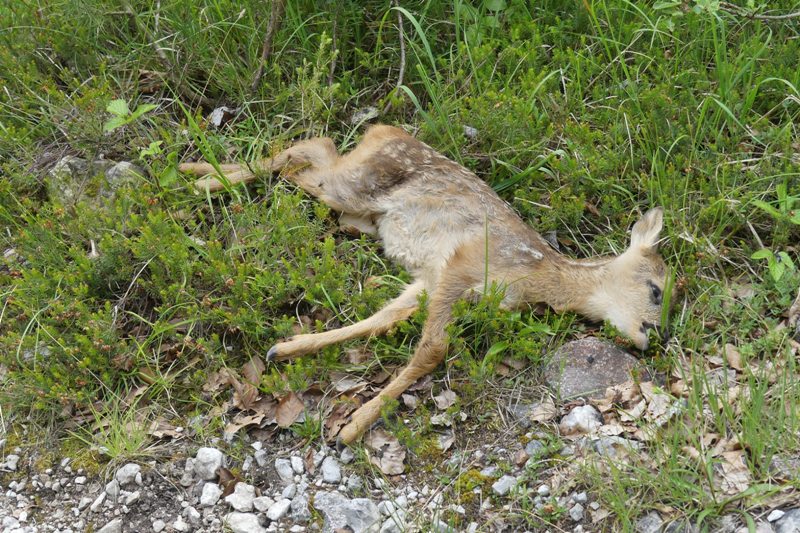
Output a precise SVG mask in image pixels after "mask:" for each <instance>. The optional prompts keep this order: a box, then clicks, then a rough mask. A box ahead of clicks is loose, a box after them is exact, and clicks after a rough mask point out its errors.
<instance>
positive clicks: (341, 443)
mask: <svg viewBox="0 0 800 533" xmlns="http://www.w3.org/2000/svg"><path fill="white" fill-rule="evenodd" d="M345 448H347V444H345V442H344V441H343V440H342V437H336V451H337V452H341V451H342V450H344V449H345Z"/></svg>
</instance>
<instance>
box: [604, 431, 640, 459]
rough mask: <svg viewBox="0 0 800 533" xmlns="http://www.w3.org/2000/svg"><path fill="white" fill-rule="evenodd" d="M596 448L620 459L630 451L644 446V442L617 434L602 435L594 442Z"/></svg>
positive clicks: (612, 457) (611, 457) (606, 455)
mask: <svg viewBox="0 0 800 533" xmlns="http://www.w3.org/2000/svg"><path fill="white" fill-rule="evenodd" d="M592 445H593V447H594V450H595V451H596V452H597V453H599V454H600V455H602V456H603V457H608V458H609V459H619V458H621V457H625V456H626V455H628V454H629V453H632V452H636V451H638V450H639V449H641V447H642V443H640V442H637V441H633V440H628V439H624V438H622V437H618V436H616V435H611V436H602V437H600V438H599V439H597V440H596V441H594V442H593V443H592Z"/></svg>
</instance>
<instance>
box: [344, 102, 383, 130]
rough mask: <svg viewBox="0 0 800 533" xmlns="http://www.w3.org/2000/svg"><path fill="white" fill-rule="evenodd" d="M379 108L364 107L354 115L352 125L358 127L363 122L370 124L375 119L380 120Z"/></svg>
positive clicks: (351, 120)
mask: <svg viewBox="0 0 800 533" xmlns="http://www.w3.org/2000/svg"><path fill="white" fill-rule="evenodd" d="M378 114H379V113H378V108H377V107H374V106H367V107H362V108H361V109H359V110H357V111H356V112H355V113H353V116H352V117H350V124H352V125H354V126H358V125H359V124H361V123H362V122H368V121H370V120H372V119H374V118H378Z"/></svg>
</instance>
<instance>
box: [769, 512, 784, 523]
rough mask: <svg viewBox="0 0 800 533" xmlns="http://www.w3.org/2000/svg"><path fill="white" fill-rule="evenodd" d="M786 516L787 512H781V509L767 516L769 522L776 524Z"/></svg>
mask: <svg viewBox="0 0 800 533" xmlns="http://www.w3.org/2000/svg"><path fill="white" fill-rule="evenodd" d="M785 514H786V512H785V511H781V510H780V509H773V510H772V511H771V512H770V513H769V514H768V515H767V521H768V522H775V521H776V520H780V519H781V518H783V515H785Z"/></svg>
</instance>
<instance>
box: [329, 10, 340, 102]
mask: <svg viewBox="0 0 800 533" xmlns="http://www.w3.org/2000/svg"><path fill="white" fill-rule="evenodd" d="M338 20H339V18H338V17H334V18H333V35H332V36H331V40H332V41H333V50H332V53H331V55H332V56H333V59H331V67H330V69H328V87H330V86H331V85H333V74H334V72H336V59H337V58H338V57H339V54H337V53H336V51H337V50H338V47H337V44H336V26H337V22H338Z"/></svg>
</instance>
